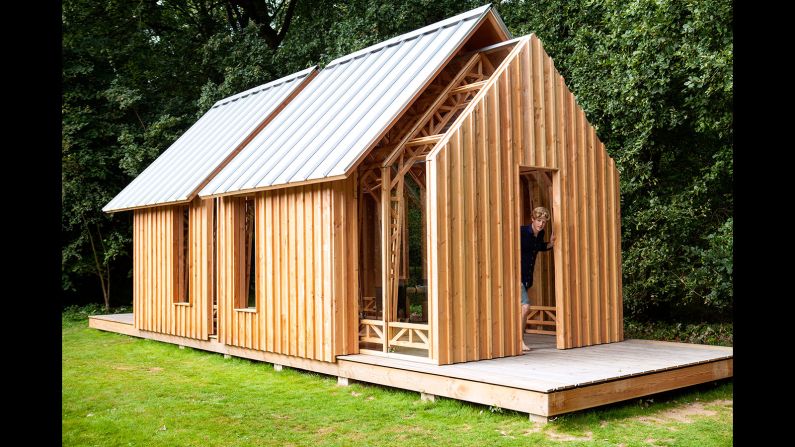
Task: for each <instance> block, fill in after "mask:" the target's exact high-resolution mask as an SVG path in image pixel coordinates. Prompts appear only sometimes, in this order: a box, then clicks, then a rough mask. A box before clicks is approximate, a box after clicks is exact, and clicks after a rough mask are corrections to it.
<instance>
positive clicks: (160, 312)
mask: <svg viewBox="0 0 795 447" xmlns="http://www.w3.org/2000/svg"><path fill="white" fill-rule="evenodd" d="M189 213H190V216H189V222H190V227H189V230H188V239H189V241H188V243H189V244H190V248H189V250H188V253H189V259H188V264H189V265H188V268H189V279H188V281H189V285H188V290H189V304H188V305H184V304H175V303H174V295H173V294H174V292H175V291H176V290H177V284H176V281H177V275H176V272H177V271H178V268H177V260H176V257H177V256H178V255H179V253H178V243H177V242H178V238H179V236H178V234H177V233H176V232H177V231H181V225H180V224H181V221H182V206H160V207H155V208H147V209H141V210H135V211H134V217H133V278H134V280H133V310H134V314H135V328H136V329H141V330H145V331H152V332H159V333H162V334H169V335H176V336H180V337H189V338H196V339H200V340H206V339H207V338H208V335H209V332H210V331H211V330H212V326H211V325H212V311H211V306H212V271H213V256H212V253H213V245H212V231H213V226H212V225H213V202H212V199H208V200H200V199H198V198H197V199H196V200H194V201H193V202H192V203H191V204H190V208H189Z"/></svg>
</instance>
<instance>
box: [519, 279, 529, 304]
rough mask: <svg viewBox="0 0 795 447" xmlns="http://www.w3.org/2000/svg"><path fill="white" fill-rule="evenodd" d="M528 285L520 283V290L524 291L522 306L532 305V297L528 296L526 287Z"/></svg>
mask: <svg viewBox="0 0 795 447" xmlns="http://www.w3.org/2000/svg"><path fill="white" fill-rule="evenodd" d="M525 284H526V283H519V288H521V289H522V304H530V297H529V296H527V287H525Z"/></svg>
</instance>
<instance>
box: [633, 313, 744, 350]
mask: <svg viewBox="0 0 795 447" xmlns="http://www.w3.org/2000/svg"><path fill="white" fill-rule="evenodd" d="M624 338H625V339H629V338H640V339H645V340H664V341H674V342H682V343H696V344H705V345H718V346H734V325H733V324H732V323H691V324H684V323H665V322H645V321H633V320H627V319H625V320H624Z"/></svg>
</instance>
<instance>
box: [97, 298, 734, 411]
mask: <svg viewBox="0 0 795 447" xmlns="http://www.w3.org/2000/svg"><path fill="white" fill-rule="evenodd" d="M89 327H92V328H95V329H100V330H105V331H110V332H116V333H120V334H126V335H131V336H135V337H141V338H147V339H153V340H157V341H161V342H165V343H173V344H179V345H184V346H189V347H192V348H196V349H203V350H206V351H211V352H218V353H222V354H225V355H234V356H237V357H243V358H249V359H254V360H258V361H264V362H270V363H274V364H279V365H283V366H288V367H293V368H298V369H304V370H309V371H315V372H320V373H323V374H331V375H336V376H338V377H340V378H344V379H346V380H348V379H353V380H359V381H362V382H370V383H377V384H381V385H386V386H392V387H396V388H402V389H407V390H413V391H419V392H420V393H422V394H431V395H439V396H444V397H450V398H453V399H460V400H466V401H470V402H476V403H480V404H484V405H496V406H499V407H502V408H508V409H514V410H517V411H524V412H527V413H529V414H530V415H531V418H532V417H534V416H535V417H547V416H552V415H558V414H563V413H566V412H570V411H576V410H580V409H584V408H591V407H596V406H600V405H605V404H609V403H613V402H619V401H622V400H626V399H629V398H636V397H639V396H646V395H651V394H654V393H658V392H662V391H667V390H671V389H676V388H681V387H685V386H689V385H694V384H698V383H705V382H709V381H713V380H717V379H721V378H726V377H731V376H732V374H733V354H734V349H733V348H731V347H722V346H707V345H694V344H687V343H673V342H662V341H654V340H625V341H622V342H617V343H610V344H604V345H596V346H588V347H584V348H574V349H566V350H559V349H556V346H555V336H553V335H541V334H526V335H525V343H527V345H528V346H530V348H531V349H532V350H531V351H530V352H527V353H524V354H523V355H520V356H514V357H503V358H498V359H492V360H480V361H476V362H466V363H455V364H452V365H442V366H438V365H434V364H431V363H427V361H426V362H420V361H413V360H411V359H407V358H406V357H405V356H404V357H403V358H394V357H384V356H380V355H371V354H355V355H343V356H338V357H337V361H336V362H335V363H330V362H321V361H317V360H310V359H303V358H299V357H293V356H286V355H281V354H275V353H271V352H266V351H255V350H251V349H247V348H240V347H235V346H231V345H226V344H224V343H220V342H218V340H217V339H214V338H211V339H209V340H198V339H190V338H184V337H177V336H172V335H166V334H158V333H155V332H147V331H141V330H138V329H135V327H134V319H133V314H115V315H96V316H91V317H90V318H89Z"/></svg>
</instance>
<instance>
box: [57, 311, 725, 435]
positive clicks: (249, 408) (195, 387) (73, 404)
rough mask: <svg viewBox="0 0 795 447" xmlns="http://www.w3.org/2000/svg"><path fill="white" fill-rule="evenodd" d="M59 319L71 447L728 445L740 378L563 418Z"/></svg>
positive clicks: (71, 316) (71, 317)
mask: <svg viewBox="0 0 795 447" xmlns="http://www.w3.org/2000/svg"><path fill="white" fill-rule="evenodd" d="M78 314H79V312H66V313H64V317H63V319H62V348H63V360H62V380H63V383H62V385H63V407H62V437H63V445H65V446H77V445H80V446H83V445H85V446H95V445H96V446H169V447H171V446H291V445H293V446H313V447H315V446H349V445H350V446H379V447H380V446H401V447H406V446H428V445H433V446H478V447H480V446H508V445H523V446H547V445H566V446H583V445H588V446H618V445H623V446H624V447H631V446H643V447H649V446H655V445H656V446H699V447H702V446H730V445H732V443H733V435H732V414H733V410H732V381H731V380H728V381H721V382H720V383H711V384H704V385H701V386H697V387H691V388H688V389H686V390H679V391H674V392H669V393H663V394H658V395H655V396H651V398H645V399H635V400H632V401H629V402H625V403H623V404H615V405H611V406H608V407H602V408H599V409H594V410H589V411H583V412H578V413H574V414H569V415H565V416H563V417H559V418H557V419H555V420H553V421H552V422H550V423H549V424H547V425H545V426H542V425H539V424H534V423H531V422H530V421H528V420H527V414H524V413H517V412H514V411H508V410H502V409H499V408H490V407H486V406H482V405H475V404H469V403H465V402H460V401H454V400H450V399H437V401H436V402H423V401H420V399H419V395H418V393H413V392H408V391H402V390H396V389H390V388H385V387H380V386H376V385H368V384H359V383H354V384H352V385H351V386H349V387H338V386H337V385H336V378H334V377H330V376H324V375H320V374H315V373H309V372H305V371H297V370H292V369H289V368H285V369H284V370H283V371H281V372H276V371H274V370H273V367H272V366H271V365H270V364H267V363H259V362H253V361H248V360H244V359H238V358H232V359H224V358H223V356H222V355H220V354H214V353H209V352H204V351H198V350H192V349H190V348H186V349H184V350H180V349H179V348H178V347H177V346H175V345H170V344H165V343H159V342H155V341H150V340H143V339H138V338H134V337H128V336H124V335H119V334H113V333H108V332H102V331H98V330H94V329H89V328H88V327H87V321H86V320H85V316H82V317H81V316H80V315H78Z"/></svg>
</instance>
